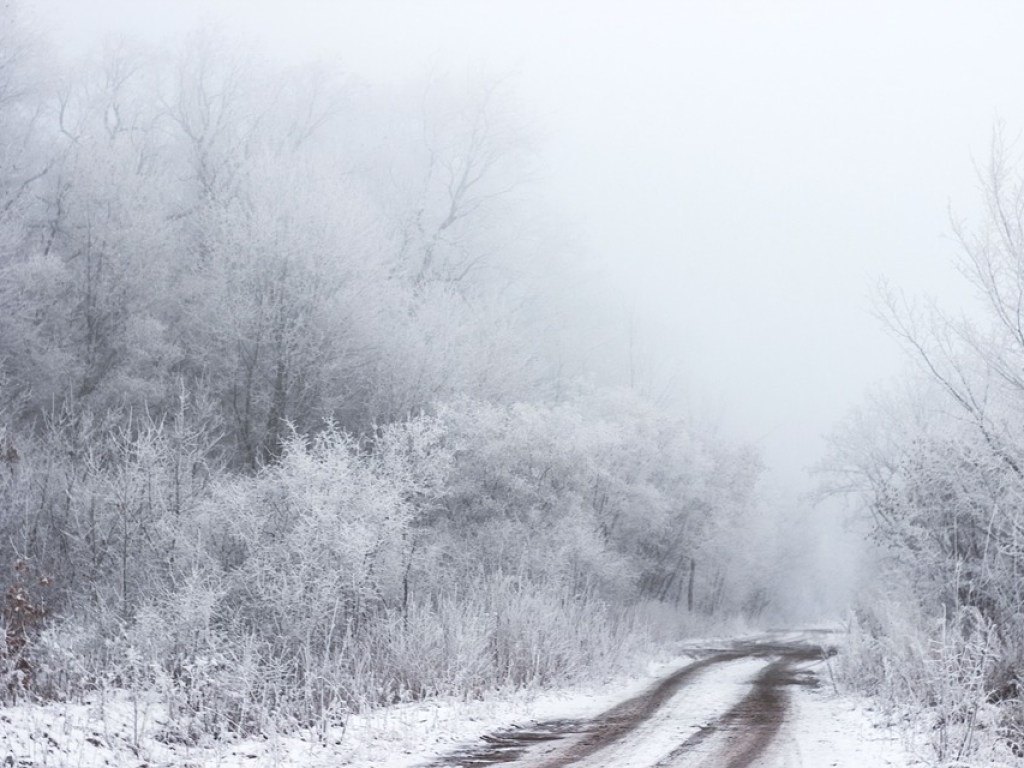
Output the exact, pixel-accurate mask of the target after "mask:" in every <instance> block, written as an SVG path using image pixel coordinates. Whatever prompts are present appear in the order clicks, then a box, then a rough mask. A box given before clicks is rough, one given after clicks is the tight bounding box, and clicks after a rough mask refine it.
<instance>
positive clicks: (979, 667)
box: [827, 140, 1024, 758]
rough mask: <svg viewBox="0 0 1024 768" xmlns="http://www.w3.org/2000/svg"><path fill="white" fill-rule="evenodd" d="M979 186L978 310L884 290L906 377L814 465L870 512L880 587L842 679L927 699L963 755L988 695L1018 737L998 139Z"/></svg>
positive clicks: (1013, 388)
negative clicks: (912, 367) (910, 364)
mask: <svg viewBox="0 0 1024 768" xmlns="http://www.w3.org/2000/svg"><path fill="white" fill-rule="evenodd" d="M982 181H983V185H982V186H983V189H984V195H985V197H984V203H985V206H984V214H985V215H984V218H983V219H982V220H981V221H980V222H978V223H977V224H976V225H975V226H973V227H970V228H968V227H960V228H958V229H957V236H958V240H959V244H960V247H961V256H960V259H959V263H958V267H959V269H960V271H961V273H962V274H963V275H964V277H965V278H966V279H967V280H969V281H970V283H971V284H972V286H973V287H974V288H975V289H976V295H977V297H978V299H979V301H978V304H977V307H975V308H974V310H973V311H972V312H971V314H970V316H966V315H965V316H957V315H953V314H949V313H945V312H942V311H940V310H939V309H937V308H935V307H934V306H932V305H928V306H925V307H922V306H920V305H917V304H915V303H914V302H910V301H907V300H906V299H904V298H903V297H902V295H901V294H899V293H896V292H895V291H892V290H886V291H884V292H883V295H882V314H883V316H884V318H885V320H886V322H887V323H888V325H889V327H890V328H891V329H892V331H893V332H894V334H895V335H896V336H897V337H898V338H899V339H900V340H901V341H902V342H903V343H904V344H905V346H906V348H907V351H908V353H909V354H910V355H911V356H912V357H913V359H914V360H915V361H916V362H917V363H918V364H919V366H918V373H917V374H916V375H914V376H912V377H909V378H908V380H907V381H906V382H905V383H904V384H903V385H902V386H901V388H900V389H898V390H893V391H890V392H888V393H884V394H880V395H878V396H876V397H875V398H874V399H873V401H872V402H871V403H869V404H868V405H867V406H865V407H863V408H862V409H860V410H859V411H858V412H857V413H855V414H854V415H853V416H852V417H851V418H850V419H849V420H848V421H847V423H846V424H845V425H844V426H843V427H842V428H841V429H840V430H838V431H837V433H836V435H835V437H834V439H833V450H832V456H831V458H830V459H829V461H828V463H827V469H828V470H829V472H830V473H831V480H830V481H829V485H830V488H831V489H832V490H837V491H841V492H843V493H846V494H850V495H851V496H852V497H853V498H854V500H855V501H856V503H857V506H858V508H859V510H861V511H862V512H864V513H865V518H866V519H867V520H869V522H870V525H871V531H872V534H873V537H874V539H875V540H876V542H877V543H878V545H879V549H878V553H877V555H878V558H879V561H880V564H881V566H882V568H881V570H880V573H881V574H882V579H883V581H882V582H881V583H884V584H885V587H884V593H885V598H884V599H883V600H881V601H879V602H876V603H875V604H874V605H870V606H869V605H865V606H863V608H862V612H861V615H860V627H859V632H860V637H861V639H862V640H863V641H864V645H863V647H862V650H863V654H862V655H861V656H860V657H859V658H857V657H856V656H855V657H854V663H855V669H854V673H855V679H856V680H857V682H858V683H860V684H864V685H867V686H869V687H871V688H873V689H875V690H881V691H885V692H886V693H887V694H888V695H890V696H892V697H893V698H894V700H898V701H900V702H901V703H904V704H905V703H906V702H908V701H909V702H912V703H913V704H914V705H915V706H921V707H924V708H931V709H932V710H933V711H934V714H935V718H936V724H937V725H936V733H937V734H938V736H937V739H936V745H937V746H938V748H939V752H940V756H941V757H943V758H959V757H960V756H961V755H964V754H966V753H968V752H969V751H970V750H971V748H972V745H973V743H974V728H975V726H976V725H977V719H978V717H979V713H980V712H983V711H984V710H985V709H986V707H987V706H988V705H989V704H992V703H998V705H999V710H1000V712H999V717H1000V727H1001V729H1002V733H1003V734H1004V736H1005V737H1006V739H1007V740H1009V741H1011V742H1012V743H1013V744H1014V745H1015V749H1018V750H1019V749H1021V745H1022V744H1024V729H1022V724H1024V702H1022V700H1021V690H1020V681H1021V678H1022V675H1024V621H1022V617H1024V580H1022V576H1024V546H1022V545H1024V538H1022V536H1024V529H1022V519H1021V509H1022V506H1021V502H1022V500H1024V420H1022V417H1021V416H1022V414H1024V377H1022V375H1021V371H1022V370H1024V184H1022V180H1021V177H1020V175H1019V172H1018V171H1017V169H1016V168H1015V167H1014V163H1013V159H1012V158H1010V157H1009V155H1008V153H1007V152H1006V151H1005V150H1004V148H1003V146H1002V144H1001V142H1000V141H998V140H997V142H996V143H995V146H994V152H993V158H992V162H991V165H990V166H989V168H988V169H987V171H986V172H985V174H984V176H983V178H982Z"/></svg>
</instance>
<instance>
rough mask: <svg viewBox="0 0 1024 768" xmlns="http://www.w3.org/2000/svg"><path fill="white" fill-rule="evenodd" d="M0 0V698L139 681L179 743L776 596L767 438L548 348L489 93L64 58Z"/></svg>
mask: <svg viewBox="0 0 1024 768" xmlns="http://www.w3.org/2000/svg"><path fill="white" fill-rule="evenodd" d="M5 8H8V10H4V11H0V24H2V30H0V32H2V35H0V307H2V316H3V321H2V323H0V446H2V448H0V563H2V565H3V570H2V574H0V579H2V580H3V581H4V582H5V583H6V599H5V602H4V611H3V619H4V625H5V640H6V645H5V646H4V648H3V650H2V651H0V659H2V660H3V665H4V667H3V668H4V670H5V674H6V684H5V687H4V688H3V689H2V690H3V691H4V692H6V693H7V694H9V695H10V696H18V695H23V694H33V693H51V694H53V695H59V696H64V695H70V694H72V693H74V692H76V691H81V690H86V689H89V688H93V687H97V686H110V685H115V686H120V687H124V688H128V689H130V690H136V691H137V690H158V691H160V692H161V693H162V694H163V695H164V697H165V700H166V705H167V707H168V720H167V723H168V725H167V728H168V733H167V734H166V735H167V737H169V738H170V737H174V738H184V739H194V738H197V737H198V735H199V734H202V733H207V732H222V731H224V730H225V729H229V730H235V731H239V730H243V731H244V730H252V729H259V728H262V727H264V726H265V725H266V720H267V719H268V718H271V719H273V720H274V721H275V722H276V723H278V724H280V723H281V722H292V723H305V724H309V723H314V722H327V720H329V719H331V718H334V717H338V716H342V715H343V714H344V713H345V712H348V711H351V710H352V709H353V708H356V707H359V706H364V705H373V704H378V703H381V702H387V701H394V700H400V699H404V698H409V697H418V696H424V695H428V694H431V693H437V692H453V693H459V694H463V695H470V694H473V693H475V692H478V691H480V690H483V689H485V688H489V687H494V686H496V685H525V684H532V683H544V682H550V681H553V680H558V679H564V678H566V677H571V676H572V675H574V674H578V673H580V672H581V671H584V670H587V669H593V668H595V667H596V666H598V665H605V666H607V665H610V664H613V663H615V662H616V661H617V660H621V659H622V658H623V655H624V654H625V653H628V652H629V649H630V647H631V644H635V643H636V642H638V638H640V637H641V634H640V633H639V632H638V627H639V625H640V623H642V622H641V620H642V611H640V610H639V609H638V608H637V606H638V605H641V604H644V603H654V604H663V605H668V606H672V607H673V608H676V609H689V610H690V611H693V612H703V613H716V612H722V611H726V610H732V611H738V610H745V611H746V612H747V613H750V614H756V613H759V612H760V611H762V610H764V608H765V606H766V605H767V603H768V601H769V599H770V593H769V590H768V584H767V580H766V579H764V578H761V579H757V578H754V577H756V576H757V574H759V573H761V571H762V570H765V569H768V566H769V564H768V562H767V557H766V556H763V555H758V553H757V551H756V550H755V549H754V548H755V547H756V542H754V541H752V540H749V539H745V538H744V534H743V531H744V530H746V529H745V526H744V521H745V520H746V519H747V518H748V517H749V516H750V515H751V514H752V513H753V512H754V498H755V484H756V481H757V477H758V474H759V463H758V461H757V458H756V456H754V455H753V453H752V452H750V451H749V450H747V449H738V448H733V447H730V446H728V445H726V444H724V443H723V442H722V441H720V440H718V439H717V438H715V437H714V436H713V435H712V434H710V433H708V432H706V431H701V430H697V429H695V428H693V427H691V426H689V425H687V424H686V423H685V422H682V421H680V420H678V419H674V418H670V417H669V416H667V415H666V414H665V413H664V412H661V411H660V410H659V409H657V408H655V407H654V406H652V405H651V404H650V403H648V402H645V401H644V400H643V399H642V398H640V397H638V396H636V395H635V394H633V393H631V392H617V391H614V390H610V389H602V388H601V387H598V386H594V385H592V384H585V383H582V379H580V374H582V373H585V371H584V370H583V369H581V368H577V367H575V366H574V365H572V364H570V363H569V362H568V361H569V360H570V359H571V358H572V356H571V355H567V354H565V349H566V347H567V345H568V343H569V341H570V339H569V338H568V337H566V336H565V333H566V331H565V329H566V328H567V327H569V326H570V325H571V323H570V322H569V319H567V314H566V313H567V312H568V310H567V309H566V307H567V306H568V304H567V303H558V302H557V301H554V302H553V301H552V300H551V297H552V296H553V295H555V296H557V294H558V292H559V291H562V290H566V289H569V288H572V287H573V286H574V284H575V282H576V281H578V280H579V277H578V275H577V274H576V273H574V272H573V271H572V270H571V269H570V268H569V267H568V266H566V265H565V264H562V263H560V262H559V260H558V258H557V257H556V248H555V245H556V244H555V243H554V241H553V239H546V235H545V228H544V227H543V226H541V225H540V224H539V223H538V222H539V221H540V219H539V218H538V217H537V216H536V215H535V212H532V211H531V210H530V208H531V204H530V196H529V195H528V194H527V193H526V189H527V188H526V184H527V183H528V180H529V175H530V168H531V163H532V162H533V161H532V160H531V155H530V153H529V152H528V151H527V150H528V143H527V142H525V141H524V140H523V138H522V133H521V132H520V131H518V130H517V129H515V121H514V118H513V116H512V115H511V114H510V113H509V112H508V110H507V109H506V107H505V106H504V104H505V103H506V102H505V101H504V100H503V99H504V97H503V94H502V92H501V89H499V88H497V87H483V88H477V87H471V86H467V87H465V88H463V89H454V88H452V87H450V86H446V85H444V84H441V83H434V84H431V85H429V86H424V87H423V88H421V89H419V90H418V91H417V93H416V98H410V97H409V95H408V94H404V93H400V92H394V91H382V90H380V89H374V88H371V87H369V86H365V85H361V84H355V83H351V82H350V83H339V82H336V81H335V80H334V79H332V77H331V76H330V75H329V74H326V73H324V72H322V71H318V70H314V69H303V70H299V71H290V72H281V71H272V70H270V69H269V68H267V67H260V66H258V65H257V63H256V61H255V60H254V59H252V58H246V59H243V58H240V57H235V56H234V55H232V54H229V53H225V48H224V46H223V44H222V43H221V42H219V41H217V40H214V39H212V38H208V37H204V36H199V37H196V38H194V39H193V40H191V41H190V42H188V43H187V44H186V45H184V46H183V47H182V48H181V49H180V50H179V51H178V52H177V53H175V54H157V53H154V52H151V51H140V50H134V49H132V48H131V47H130V46H127V45H120V46H115V47H108V48H105V49H104V50H103V51H102V52H100V53H99V54H97V55H96V56H95V57H94V58H93V59H91V60H89V61H87V62H80V63H77V64H76V65H75V67H74V69H73V70H72V72H71V74H69V75H65V76H59V75H55V74H54V73H52V72H45V71H44V70H43V69H42V68H41V62H42V61H43V59H45V58H47V57H46V56H45V51H41V50H39V49H38V48H36V47H34V46H35V45H36V44H35V43H33V42H32V41H31V40H29V39H27V38H26V37H24V36H23V34H22V32H21V31H20V30H19V28H18V26H17V25H16V24H15V20H14V19H13V17H12V14H11V12H10V10H9V7H8V6H5ZM261 70H262V71H261ZM744 549H747V551H743V550H744ZM765 572H766V570H765ZM749 584H756V585H757V586H756V587H749V586H747V585H749Z"/></svg>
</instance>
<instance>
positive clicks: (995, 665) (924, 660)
mask: <svg viewBox="0 0 1024 768" xmlns="http://www.w3.org/2000/svg"><path fill="white" fill-rule="evenodd" d="M1003 650H1004V649H1003V648H1002V645H1001V642H1000V640H999V634H998V632H997V631H996V627H995V626H994V625H993V624H992V623H991V622H989V621H987V620H986V619H985V618H984V617H983V616H982V615H981V614H980V612H978V611H977V610H976V609H973V608H969V607H965V608H962V609H961V610H960V611H958V612H957V613H956V614H954V615H952V616H940V617H933V618H929V617H927V616H925V615H924V614H923V613H921V612H916V613H915V612H912V611H908V610H907V608H906V606H905V604H898V603H891V602H889V603H886V602H881V603H879V604H877V605H876V606H875V607H874V608H872V609H861V610H859V611H858V612H857V613H856V614H855V615H854V616H852V617H851V621H850V625H849V635H848V646H847V649H846V652H845V653H843V654H840V656H839V657H838V660H837V669H838V672H839V675H840V678H841V679H842V680H843V681H844V682H845V683H846V684H847V685H850V686H851V687H855V688H858V689H860V690H863V691H865V692H867V693H869V694H871V695H873V696H875V697H878V698H880V699H881V700H882V701H883V702H884V703H885V704H886V705H887V706H888V707H889V709H890V710H891V711H894V712H906V711H908V710H909V711H910V712H911V713H912V715H913V716H914V717H915V718H921V717H923V718H926V719H927V721H928V722H929V724H930V729H929V733H930V740H931V745H932V747H933V748H934V750H935V753H936V755H937V757H938V758H939V759H940V760H959V759H961V758H963V757H965V756H967V755H970V754H971V753H972V752H973V750H974V749H975V747H976V746H977V744H976V741H975V740H976V737H977V729H978V727H979V726H983V727H989V726H991V725H993V723H994V722H996V721H997V720H998V715H997V714H996V713H995V712H994V711H993V707H992V706H991V705H992V696H991V694H992V691H993V689H994V686H995V685H996V683H997V681H998V679H999V678H1000V673H1001V670H1000V660H1001V659H1003V658H1005V656H1004V652H1003Z"/></svg>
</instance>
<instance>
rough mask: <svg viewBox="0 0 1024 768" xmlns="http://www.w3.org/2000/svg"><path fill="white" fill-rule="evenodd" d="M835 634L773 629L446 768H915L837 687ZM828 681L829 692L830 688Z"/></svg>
mask: <svg viewBox="0 0 1024 768" xmlns="http://www.w3.org/2000/svg"><path fill="white" fill-rule="evenodd" d="M828 639H829V638H828V635H827V634H825V633H819V632H801V633H788V634H783V633H779V634H774V635H768V636H764V637H762V638H759V639H757V640H745V641H737V642H733V643H729V644H726V645H724V646H721V647H714V648H704V649H702V650H701V651H700V653H699V655H700V656H701V657H702V658H700V659H699V660H697V661H695V662H693V663H691V664H689V665H687V666H685V667H683V668H681V669H679V670H676V671H675V672H673V673H672V674H671V675H669V676H667V677H665V678H663V679H662V680H661V681H659V682H658V683H657V684H656V685H654V686H653V687H651V688H650V689H648V690H647V691H646V692H644V693H642V694H640V695H638V696H636V697H634V698H632V699H629V700H628V701H625V702H622V703H621V704H619V705H617V706H615V707H613V708H612V709H610V710H608V711H607V712H605V713H603V714H602V715H599V716H598V717H596V718H593V719H590V720H584V721H573V720H551V721H546V722H540V723H533V724H530V725H528V726H524V727H520V728H512V729H509V730H506V731H502V732H499V733H494V734H491V735H490V736H488V737H485V739H484V745H483V746H481V747H479V748H468V749H466V750H463V751H461V752H458V753H456V754H452V755H449V756H448V757H446V758H444V759H442V760H440V761H438V762H436V763H434V764H433V766H435V768H442V767H444V768H470V766H482V765H499V766H500V765H507V766H515V768H563V767H568V766H572V767H574V768H683V767H684V766H685V767H686V768H745V767H746V766H751V767H759V768H803V767H804V766H807V767H810V766H837V767H847V766H848V767H849V768H854V767H855V766H856V768H864V767H865V766H879V767H881V766H907V765H910V764H911V761H910V760H909V758H908V756H907V755H906V753H905V751H904V749H903V748H902V747H901V745H900V744H899V743H898V742H895V741H894V740H893V739H892V738H891V737H889V738H886V737H884V736H882V735H881V734H879V733H878V732H877V731H875V730H874V729H873V728H871V726H870V725H869V724H868V723H867V722H866V720H865V719H864V718H863V716H859V717H858V714H859V713H856V712H853V711H851V710H850V709H849V708H848V707H844V705H843V702H842V700H841V699H840V698H837V697H834V696H829V695H828V694H827V692H826V691H827V690H828V689H831V682H830V680H829V671H828V661H827V659H828V658H829V656H830V655H831V654H832V653H833V651H832V649H831V648H830V647H829V645H828V642H827V641H828ZM821 686H825V688H822V687H821Z"/></svg>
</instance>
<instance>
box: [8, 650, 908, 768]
mask: <svg viewBox="0 0 1024 768" xmlns="http://www.w3.org/2000/svg"><path fill="white" fill-rule="evenodd" d="M692 660H693V659H692V658H688V657H677V658H674V659H672V660H670V661H666V662H662V663H658V664H651V665H650V666H649V667H648V669H647V670H646V671H645V673H644V674H642V675H637V676H635V677H632V678H620V679H616V680H612V681H607V682H605V683H604V684H601V685H595V686H592V687H590V688H577V689H572V690H560V691H551V692H545V693H537V692H519V693H514V694H501V693H495V694H494V695H492V696H491V697H490V698H488V699H486V700H484V701H474V702H461V701H450V700H432V701H427V702H417V703H411V704H403V705H398V706H394V707H389V708H386V709H383V710H379V711H376V712H373V713H371V714H367V715H358V716H352V717H351V718H350V719H349V721H348V722H347V724H346V726H345V728H335V729H333V730H330V731H327V732H325V733H314V732H306V733H296V734H289V735H280V734H268V735H267V736H266V737H265V738H259V739H246V740H241V741H228V740H224V741H210V742H208V743H205V744H201V745H198V746H186V745H182V744H174V743H163V742H162V741H161V740H160V738H159V734H160V732H161V730H162V727H163V710H162V707H161V705H160V704H159V703H158V702H156V701H152V700H147V699H145V698H142V697H137V698H133V697H132V696H131V695H129V694H127V693H123V692H122V693H119V694H118V695H116V696H108V697H106V698H105V699H103V700H100V699H96V700H94V701H91V702H88V703H82V704H48V705H33V704H24V705H19V706H15V707H9V708H6V709H4V710H2V711H0V744H2V747H0V761H3V760H5V759H6V760H7V763H6V765H14V766H25V767H26V768H27V767H28V766H54V767H55V768H57V767H61V766H76V767H81V768H89V767H92V766H125V768H132V767H136V766H137V767H138V768H143V766H145V767H146V768H161V767H167V768H171V767H174V768H184V767H185V766H223V767H224V768H236V767H241V766H246V767H248V768H256V767H258V766H304V767H309V768H318V767H319V766H325V767H326V766H332V768H334V767H336V766H366V767H368V768H369V767H373V768H412V767H413V766H421V765H424V764H428V763H431V762H433V761H436V760H438V759H439V758H440V757H441V756H443V755H445V754H450V753H452V752H453V751H455V750H456V749H457V748H458V747H460V746H462V747H464V746H466V745H472V744H473V743H481V742H480V739H481V737H482V736H484V735H486V734H489V733H493V732H496V731H500V730H502V729H505V728H508V727H510V726H512V725H514V724H528V723H530V722H542V721H547V720H555V719H568V720H589V719H591V718H595V717H597V716H598V715H600V714H601V713H602V712H606V711H607V710H609V709H610V708H612V707H613V706H615V705H616V704H618V703H620V702H622V701H624V700H626V699H629V698H630V697H633V696H637V695H638V694H640V693H642V692H643V691H645V690H647V689H649V688H650V687H651V686H652V685H653V684H654V683H655V682H656V681H658V680H660V679H662V678H664V677H665V676H666V675H667V674H669V673H670V672H672V671H673V670H675V669H678V668H679V667H680V666H682V665H685V664H687V663H689V662H691V661H692ZM770 661H771V659H770V658H768V657H762V658H755V657H742V658H737V659H733V660H728V661H724V662H722V663H716V664H713V665H710V666H708V667H706V668H705V669H703V670H701V671H700V673H699V674H698V675H696V676H695V677H694V678H693V679H692V680H690V681H687V682H686V683H685V684H684V685H682V686H681V687H680V688H679V690H678V691H677V692H676V693H675V694H674V695H673V696H672V697H671V698H670V699H669V700H668V701H666V702H665V703H664V704H663V705H661V706H660V707H659V708H658V709H657V711H656V712H655V713H654V714H653V715H651V716H650V718H648V719H646V720H644V721H643V722H641V723H639V724H638V725H637V726H636V728H635V729H633V730H631V731H630V732H629V734H628V736H626V737H624V738H623V739H622V740H621V741H617V742H615V743H613V744H610V745H609V746H607V747H606V748H603V749H601V751H600V752H599V753H595V754H593V755H588V756H586V757H585V759H583V760H582V761H581V762H580V763H579V764H580V765H587V766H597V765H601V766H613V765H614V766H616V768H647V767H649V766H655V765H659V766H674V765H677V764H678V765H682V764H684V763H681V762H678V763H677V760H679V759H681V758H679V756H678V755H677V754H676V753H678V752H679V746H680V745H681V744H683V743H684V742H686V740H687V739H689V738H691V737H692V736H693V735H694V734H697V733H702V732H703V731H705V730H706V731H709V732H710V731H715V730H716V729H717V730H719V731H721V733H719V734H717V736H716V738H727V737H728V734H727V731H728V727H727V726H725V725H721V723H723V722H724V721H723V720H722V717H723V715H724V714H725V713H727V712H728V711H730V709H731V708H735V707H736V706H737V703H738V702H741V701H742V700H743V699H744V697H745V696H747V695H748V693H749V692H750V691H751V689H752V686H753V685H754V680H755V679H756V678H757V676H758V674H759V672H763V670H765V669H766V667H767V665H768V664H769V663H770ZM802 671H814V672H815V673H816V674H817V675H818V677H819V679H820V680H821V683H822V684H821V685H819V686H818V687H811V686H807V685H788V686H786V690H787V692H788V695H789V697H790V698H789V700H788V701H789V704H788V707H787V710H786V711H787V715H786V718H785V720H784V722H783V724H782V725H781V727H780V728H779V729H778V732H777V734H776V735H775V736H774V737H773V739H772V741H771V745H770V747H769V748H768V749H767V750H766V751H765V752H764V754H763V755H762V756H761V757H759V758H758V761H757V762H756V763H754V765H760V766H764V767H765V768H796V767H798V766H807V767H808V768H810V767H817V766H837V767H839V768H873V767H875V766H877V767H878V768H890V767H891V768H909V767H910V766H923V765H927V763H926V762H925V760H924V759H923V758H921V757H920V756H917V755H915V754H914V751H913V750H912V749H910V748H908V746H907V745H908V744H909V743H911V739H910V738H909V736H908V734H906V733H902V732H899V731H897V730H895V729H893V728H891V727H881V726H880V725H879V724H878V723H879V719H878V717H877V716H876V715H874V714H873V713H872V712H870V711H869V709H868V708H869V706H870V703H869V702H865V701H863V700H860V699H856V698H853V697H850V696H846V695H840V694H838V693H837V692H836V691H834V690H833V688H832V686H831V683H830V682H829V679H828V672H827V669H826V664H825V662H821V661H818V662H811V663H808V664H806V665H804V667H803V670H802ZM716 723H717V724H719V725H716ZM735 727H737V728H739V727H740V726H739V725H736V726H735ZM698 741H699V739H698ZM711 741H712V740H709V742H708V744H709V745H710V744H711ZM712 752H714V749H712V747H711V746H708V747H707V755H708V756H707V758H706V759H707V760H708V761H711V762H707V763H706V765H708V766H712V765H717V763H715V762H714V760H716V759H718V758H715V757H714V755H713V754H712ZM700 754H702V753H701V752H700V749H698V750H697V751H696V752H693V751H688V752H687V761H686V762H685V764H686V765H691V764H693V763H692V760H693V758H694V757H698V758H699V756H700ZM535 757H536V756H535ZM700 759H704V758H700ZM541 762H543V760H541ZM573 764H576V763H575V762H574V763H573Z"/></svg>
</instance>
